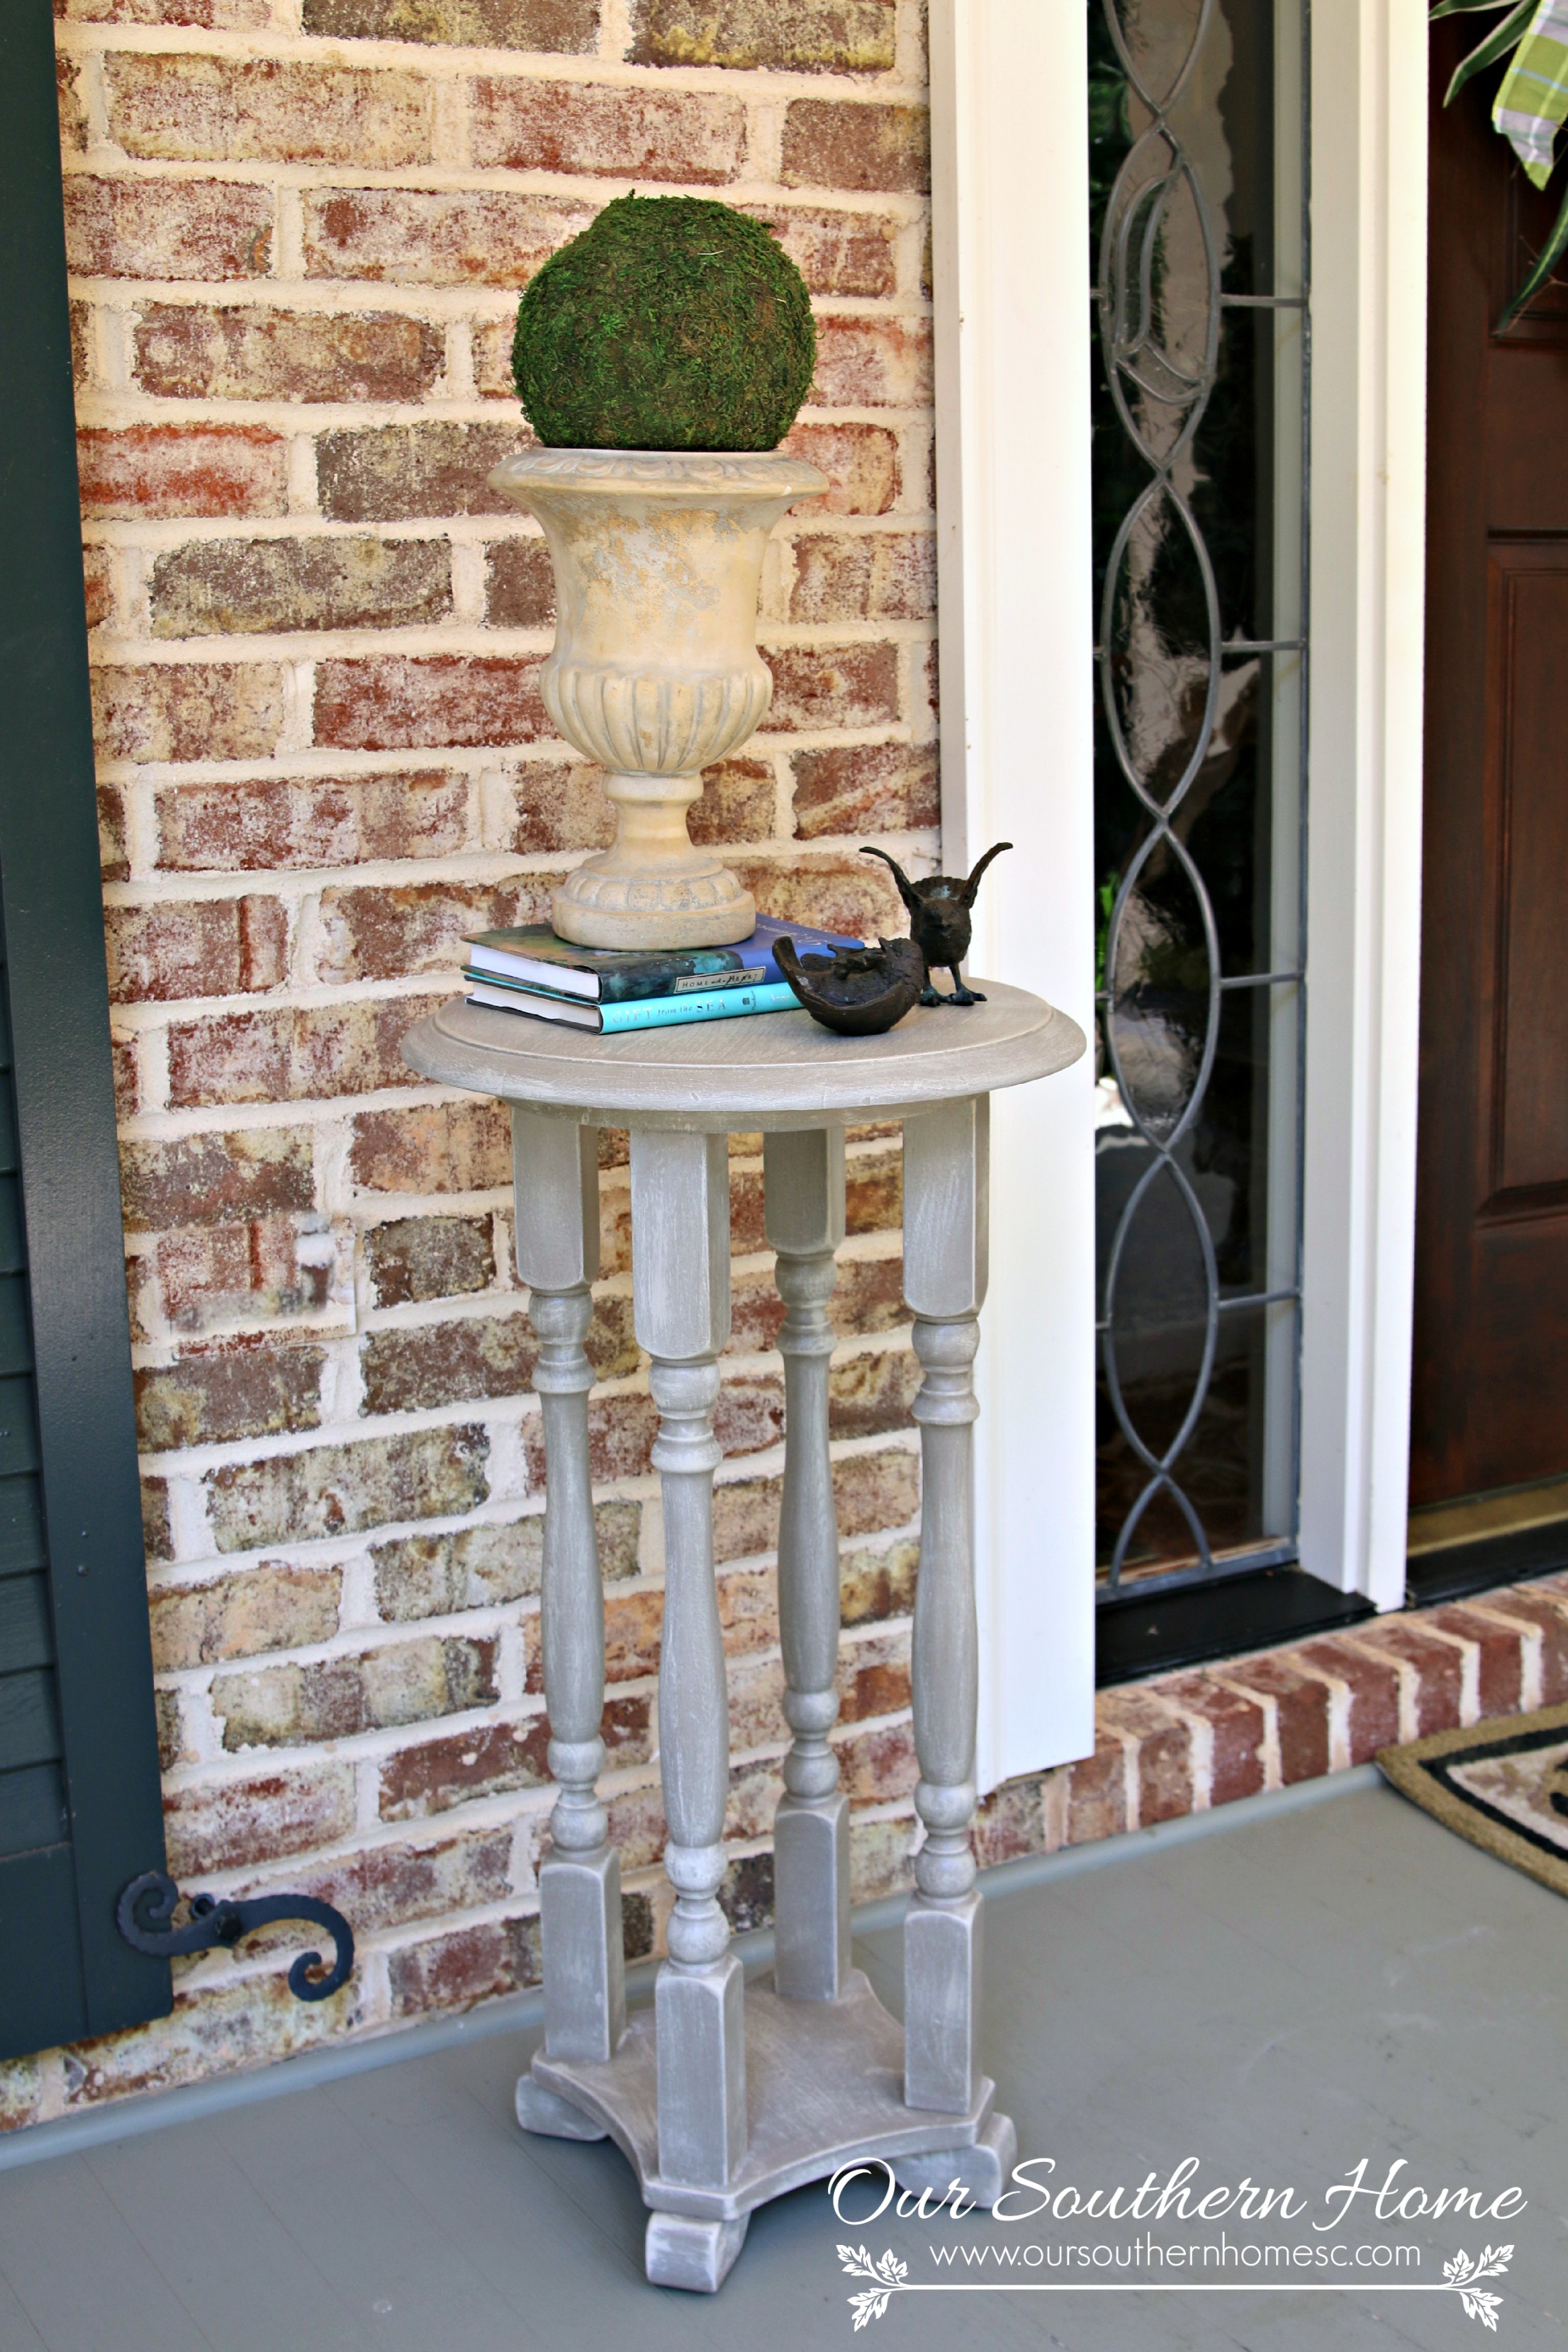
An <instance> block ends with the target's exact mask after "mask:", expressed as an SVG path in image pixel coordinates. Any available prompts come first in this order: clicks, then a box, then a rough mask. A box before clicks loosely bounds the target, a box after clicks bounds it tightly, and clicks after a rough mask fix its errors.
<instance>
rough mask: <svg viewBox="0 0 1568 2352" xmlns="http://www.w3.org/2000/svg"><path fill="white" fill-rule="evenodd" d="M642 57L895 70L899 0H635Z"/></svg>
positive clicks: (764, 67)
mask: <svg viewBox="0 0 1568 2352" xmlns="http://www.w3.org/2000/svg"><path fill="white" fill-rule="evenodd" d="M632 26H633V32H632V47H631V51H630V55H631V57H632V58H633V60H634V62H635V63H637V65H645V66H719V67H724V68H731V70H733V71H737V72H751V73H843V74H873V73H890V72H891V70H892V68H893V65H894V62H895V57H896V47H897V25H896V19H895V14H894V0H636V6H635V10H634V13H633V17H632Z"/></svg>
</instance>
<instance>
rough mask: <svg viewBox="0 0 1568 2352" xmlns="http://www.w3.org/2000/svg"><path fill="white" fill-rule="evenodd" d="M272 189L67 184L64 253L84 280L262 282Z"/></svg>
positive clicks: (78, 178) (76, 176)
mask: <svg viewBox="0 0 1568 2352" xmlns="http://www.w3.org/2000/svg"><path fill="white" fill-rule="evenodd" d="M275 203H276V198H275V197H274V195H273V192H272V190H271V189H270V188H257V187H247V186H243V185H240V184H237V183H235V182H233V181H227V180H100V179H95V178H93V177H92V176H91V175H90V174H89V173H78V172H72V173H69V174H68V177H67V180H66V184H65V207H66V255H67V258H68V262H69V265H70V268H71V269H72V271H73V272H74V273H75V275H76V276H77V277H79V278H155V279H156V278H201V279H204V280H208V281H210V280H213V279H229V278H265V277H266V275H267V273H268V270H269V269H270V268H271V267H272V219H273V210H274V205H275Z"/></svg>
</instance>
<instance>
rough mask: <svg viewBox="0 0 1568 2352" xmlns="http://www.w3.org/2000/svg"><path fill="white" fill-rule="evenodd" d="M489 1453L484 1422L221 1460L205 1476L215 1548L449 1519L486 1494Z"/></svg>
mask: <svg viewBox="0 0 1568 2352" xmlns="http://www.w3.org/2000/svg"><path fill="white" fill-rule="evenodd" d="M488 1459H489V1438H488V1437H487V1436H486V1434H485V1432H484V1431H483V1429H481V1428H478V1427H475V1426H472V1425H470V1424H468V1423H458V1424H456V1425H455V1426H453V1427H451V1428H447V1429H419V1430H403V1431H399V1432H398V1433H396V1434H395V1436H388V1437H364V1438H360V1439H358V1440H356V1441H352V1442H351V1443H349V1444H344V1445H321V1446H314V1447H311V1448H310V1449H309V1450H307V1451H304V1452H300V1453H292V1454H268V1455H266V1456H264V1457H263V1458H262V1459H261V1460H260V1461H257V1462H236V1463H226V1464H225V1465H223V1466H222V1467H221V1468H219V1469H216V1470H210V1471H208V1473H207V1474H206V1476H205V1479H204V1481H203V1484H204V1486H205V1489H206V1495H207V1509H208V1514H209V1517H210V1519H211V1524H212V1528H213V1537H214V1541H215V1544H216V1549H217V1550H218V1551H220V1552H231V1551H249V1550H255V1549H261V1548H263V1547H265V1546H268V1545H276V1544H279V1543H283V1542H295V1543H299V1542H309V1541H310V1539H311V1538H315V1537H321V1536H342V1535H353V1534H355V1533H357V1532H358V1531H359V1530H360V1529H361V1528H374V1527H382V1526H387V1525H390V1524H395V1523H396V1522H397V1521H399V1520H406V1519H429V1518H437V1517H446V1516H448V1515H449V1516H451V1517H457V1516H458V1514H459V1513H461V1512H463V1511H471V1510H472V1509H473V1508H474V1507H475V1505H476V1504H479V1503H482V1502H484V1501H485V1500H486V1499H487V1498H488V1496H489V1481H488V1479H487V1477H486V1475H485V1467H486V1464H487V1461H488Z"/></svg>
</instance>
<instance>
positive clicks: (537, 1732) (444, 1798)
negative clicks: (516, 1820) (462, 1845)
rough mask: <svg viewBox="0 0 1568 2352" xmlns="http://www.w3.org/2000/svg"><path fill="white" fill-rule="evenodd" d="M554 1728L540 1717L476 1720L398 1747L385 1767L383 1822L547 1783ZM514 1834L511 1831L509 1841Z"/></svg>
mask: <svg viewBox="0 0 1568 2352" xmlns="http://www.w3.org/2000/svg"><path fill="white" fill-rule="evenodd" d="M549 1746H550V1726H549V1724H548V1722H547V1721H546V1720H545V1717H543V1716H542V1715H528V1716H523V1717H521V1718H520V1719H519V1720H517V1721H515V1722H506V1723H486V1724H477V1725H475V1726H473V1727H471V1728H469V1729H468V1730H465V1731H457V1732H448V1733H447V1734H446V1735H444V1736H443V1737H442V1738H439V1739H425V1740H420V1741H419V1742H417V1743H416V1745H414V1746H411V1747H408V1748H398V1749H397V1750H396V1751H395V1754H393V1755H391V1756H388V1757H387V1758H385V1759H384V1761H383V1764H382V1767H381V1789H380V1795H379V1798H378V1806H379V1810H380V1814H381V1818H382V1820H383V1821H384V1822H412V1821H423V1820H425V1819H427V1818H428V1817H429V1816H430V1815H431V1814H433V1813H443V1812H447V1811H449V1810H450V1809H451V1807H452V1806H454V1805H462V1804H468V1803H471V1802H472V1801H473V1800H474V1799H475V1798H479V1797H503V1796H507V1795H510V1793H511V1791H512V1790H517V1789H537V1788H542V1787H543V1786H544V1785H545V1784H546V1783H547V1782H548V1780H549V1778H550V1767H549V1763H548V1760H547V1751H548V1748H549ZM508 1839H509V1843H510V1831H509V1832H508Z"/></svg>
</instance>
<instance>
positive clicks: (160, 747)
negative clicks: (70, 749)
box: [92, 662, 283, 761]
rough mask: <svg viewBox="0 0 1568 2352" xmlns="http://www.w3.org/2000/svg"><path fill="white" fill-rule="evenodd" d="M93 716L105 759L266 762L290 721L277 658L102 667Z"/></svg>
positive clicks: (94, 675) (94, 677)
mask: <svg viewBox="0 0 1568 2352" xmlns="http://www.w3.org/2000/svg"><path fill="white" fill-rule="evenodd" d="M92 715H93V733H94V740H95V741H96V743H97V746H98V751H99V756H100V758H101V759H105V760H149V761H163V760H256V759H267V758H269V757H270V756H271V754H272V752H273V751H274V750H275V749H276V747H277V742H278V736H279V730H280V729H281V728H282V725H283V673H282V671H281V670H280V669H279V667H277V666H276V664H274V663H272V662H247V663H238V662H178V663H174V662H167V663H157V664H144V665H142V667H140V668H136V669H110V668H95V669H94V670H93V672H92Z"/></svg>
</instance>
